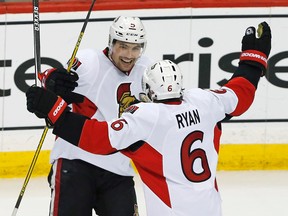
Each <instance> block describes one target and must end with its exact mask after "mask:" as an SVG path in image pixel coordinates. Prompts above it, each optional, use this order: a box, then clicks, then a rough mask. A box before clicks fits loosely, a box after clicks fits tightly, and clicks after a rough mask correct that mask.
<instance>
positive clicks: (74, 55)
mask: <svg viewBox="0 0 288 216" xmlns="http://www.w3.org/2000/svg"><path fill="white" fill-rule="evenodd" d="M95 2H96V0H93V1H92V4H91V6H90V8H89V11H88V13H87V16H86V19H85V22H84V24H83V26H82V29H81V31H80V34H79V37H78V40H77V43H76V45H75V48H74V50H73V53H72V56H71V58H70V60H69V64H68V67H67V71H68V72H70V70H71V68H72V65H73V63H74V60H75V57H76V54H77V51H78V49H79V46H80V43H81V40H82V37H83V35H84V32H85V29H86V26H87V23H88V21H89V17H90V14H91V12H92V9H93V7H94V4H95Z"/></svg>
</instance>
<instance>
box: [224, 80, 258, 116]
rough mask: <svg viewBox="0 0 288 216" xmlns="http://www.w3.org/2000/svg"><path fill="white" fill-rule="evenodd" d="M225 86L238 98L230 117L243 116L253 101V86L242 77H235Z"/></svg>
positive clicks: (254, 89)
mask: <svg viewBox="0 0 288 216" xmlns="http://www.w3.org/2000/svg"><path fill="white" fill-rule="evenodd" d="M225 86H226V87H228V88H230V89H232V90H233V91H234V92H235V94H236V95H237V97H238V104H237V106H236V108H235V110H234V111H233V112H232V113H230V115H232V116H239V115H241V114H243V113H244V112H245V111H246V110H247V109H248V108H249V107H250V106H251V104H252V102H253V100H254V96H255V91H256V88H255V86H254V85H253V84H252V83H250V82H249V81H248V80H247V79H245V78H243V77H236V78H234V79H232V80H230V81H229V82H228V83H227V84H226V85H225Z"/></svg>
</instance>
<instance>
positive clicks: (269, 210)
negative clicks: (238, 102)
mask: <svg viewBox="0 0 288 216" xmlns="http://www.w3.org/2000/svg"><path fill="white" fill-rule="evenodd" d="M217 179H218V186H219V190H220V192H221V196H222V208H223V216H243V215H245V216H288V170H287V171H218V178H217ZM23 182H24V179H22V178H19V179H18V178H17V179H0V216H9V215H12V212H13V209H14V207H15V204H16V201H17V198H18V196H19V193H20V190H21V189H22V186H23ZM135 182H136V192H137V196H138V204H139V213H140V215H141V216H145V215H146V210H145V203H144V197H143V192H142V186H141V185H140V183H139V178H138V177H136V178H135ZM49 196H50V190H49V187H48V183H47V180H46V177H39V178H35V177H34V178H31V179H30V181H29V183H28V185H27V187H26V190H25V193H24V196H23V199H22V201H21V203H20V206H19V209H18V211H17V216H48V207H49Z"/></svg>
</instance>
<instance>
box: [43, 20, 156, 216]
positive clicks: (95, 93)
mask: <svg viewBox="0 0 288 216" xmlns="http://www.w3.org/2000/svg"><path fill="white" fill-rule="evenodd" d="M145 47H146V31H145V28H144V26H143V24H142V22H141V20H140V19H139V18H138V17H125V16H119V17H117V18H116V19H115V20H114V21H113V23H112V25H111V27H110V32H109V43H108V47H107V48H105V49H104V50H103V51H102V50H99V51H97V50H96V51H95V50H93V49H85V50H79V52H78V54H77V58H76V59H75V61H74V62H73V66H72V68H71V72H70V73H67V71H66V69H64V68H52V69H48V70H47V71H45V73H43V74H42V75H41V76H40V77H39V78H40V80H41V81H42V84H43V87H44V88H45V89H48V90H50V91H53V92H55V93H56V94H57V95H59V96H61V97H62V98H64V99H65V100H66V102H68V103H69V104H71V107H72V111H73V112H75V113H81V114H82V115H85V116H86V117H88V118H95V119H97V120H99V121H104V120H106V121H108V120H111V119H113V118H117V117H120V116H121V114H122V112H123V111H124V110H125V109H126V108H127V107H128V106H129V105H130V103H133V102H134V101H135V100H136V98H138V96H139V93H140V92H141V91H142V87H141V78H142V74H143V72H144V70H145V69H146V68H147V67H148V66H149V65H151V61H150V60H149V59H148V58H147V57H145V56H143V55H142V54H143V52H144V50H145ZM78 78H79V79H78ZM74 88H75V89H74ZM73 90H74V91H73ZM72 91H73V92H72ZM69 133H70V134H71V135H73V133H74V131H73V130H71V131H70V132H69ZM50 159H51V163H52V167H51V171H50V173H49V184H50V187H51V204H50V215H51V216H52V215H53V216H56V215H57V216H68V215H69V216H91V215H92V211H93V209H94V210H95V212H96V214H97V215H100V216H116V215H117V216H134V215H137V202H136V201H137V200H136V193H135V189H134V181H133V175H134V170H133V167H132V166H131V163H130V161H131V160H130V159H129V158H128V157H126V156H125V155H124V154H122V153H120V152H119V153H115V154H110V155H107V156H102V155H94V154H91V153H89V152H87V151H84V150H82V149H80V148H77V147H76V146H73V145H71V144H69V143H68V142H67V141H65V140H63V139H61V138H57V139H56V141H55V145H54V147H53V149H52V152H51V155H50Z"/></svg>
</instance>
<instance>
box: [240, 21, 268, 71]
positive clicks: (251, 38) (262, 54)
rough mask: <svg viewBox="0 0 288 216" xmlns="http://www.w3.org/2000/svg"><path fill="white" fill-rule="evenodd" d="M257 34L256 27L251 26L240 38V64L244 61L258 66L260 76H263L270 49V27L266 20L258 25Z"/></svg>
mask: <svg viewBox="0 0 288 216" xmlns="http://www.w3.org/2000/svg"><path fill="white" fill-rule="evenodd" d="M257 36H258V37H256V29H255V28H254V27H253V26H251V27H249V28H247V29H246V32H245V35H244V36H243V38H242V53H241V55H240V64H241V63H245V64H249V65H253V66H256V67H259V68H260V69H261V70H262V75H261V76H264V75H265V73H266V70H267V60H268V57H269V54H270V50H271V29H270V27H269V25H268V24H267V23H266V22H262V23H260V24H259V25H258V29H257Z"/></svg>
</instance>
